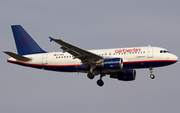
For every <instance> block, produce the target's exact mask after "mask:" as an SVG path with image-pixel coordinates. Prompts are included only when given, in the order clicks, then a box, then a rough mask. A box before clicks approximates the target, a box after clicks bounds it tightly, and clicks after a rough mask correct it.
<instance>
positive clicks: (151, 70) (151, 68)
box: [149, 67, 155, 79]
mask: <svg viewBox="0 0 180 113" xmlns="http://www.w3.org/2000/svg"><path fill="white" fill-rule="evenodd" d="M149 70H150V73H151V75H150V78H151V79H154V78H155V76H154V75H153V74H152V73H153V67H150V68H149Z"/></svg>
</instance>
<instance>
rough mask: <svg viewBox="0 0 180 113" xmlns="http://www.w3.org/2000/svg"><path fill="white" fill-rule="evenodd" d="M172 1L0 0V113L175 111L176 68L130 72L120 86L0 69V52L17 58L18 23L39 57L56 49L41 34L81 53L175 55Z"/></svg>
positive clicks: (179, 11)
mask: <svg viewBox="0 0 180 113" xmlns="http://www.w3.org/2000/svg"><path fill="white" fill-rule="evenodd" d="M179 4H180V1H178V0H151V1H148V0H136V1H134V0H125V1H122V0H111V1H110V0H90V1H84V0H76V1H75V0H74V1H72V0H60V1H56V0H51V1H48V0H38V1H37V0H26V1H24V0H16V1H12V0H1V2H0V26H1V27H0V36H1V42H0V48H1V53H0V54H1V59H0V62H1V64H0V70H1V74H0V113H69V112H73V113H92V112H95V113H109V112H111V113H119V112H121V113H129V112H136V113H152V112H155V113H169V112H173V113H178V112H179V111H180V107H179V105H180V97H179V95H180V88H179V86H180V76H179V71H178V70H179V67H180V64H179V62H177V63H176V64H174V65H171V66H168V67H162V68H156V69H154V74H155V75H156V78H155V79H154V80H151V79H150V77H149V75H150V72H149V70H148V69H139V70H137V78H136V80H135V81H132V82H123V81H118V80H114V79H110V78H109V76H106V77H104V78H103V80H104V82H105V85H104V86H103V87H102V88H100V87H99V86H97V85H96V81H97V80H98V79H99V76H97V77H95V79H94V80H89V79H88V78H87V76H86V74H77V73H59V72H50V71H43V70H37V69H33V68H27V67H22V66H18V65H14V64H10V63H7V62H6V61H7V58H9V56H7V55H5V54H4V53H3V52H2V51H7V50H8V51H12V52H17V51H16V47H15V43H14V39H13V35H12V31H11V27H10V26H11V25H15V24H20V25H22V26H23V27H24V28H25V29H26V30H27V31H28V33H29V34H30V35H31V36H32V37H33V38H34V40H35V41H36V42H37V43H38V44H39V45H40V46H41V47H42V48H43V49H44V50H46V51H49V52H52V51H61V50H60V48H59V47H60V46H59V45H58V44H56V43H54V42H52V43H50V42H49V39H48V36H52V37H54V38H60V39H62V40H64V41H67V42H69V43H72V44H74V45H76V46H78V47H81V48H83V49H101V48H117V47H134V46H147V45H148V44H150V45H152V46H159V47H163V48H166V49H168V50H169V51H171V52H172V53H173V54H176V55H177V56H178V57H179V56H180V51H179V48H180V44H179V42H180V38H179V37H180V32H179V31H180V7H179Z"/></svg>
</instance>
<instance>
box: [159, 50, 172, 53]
mask: <svg viewBox="0 0 180 113" xmlns="http://www.w3.org/2000/svg"><path fill="white" fill-rule="evenodd" d="M160 53H170V52H169V51H168V50H160Z"/></svg>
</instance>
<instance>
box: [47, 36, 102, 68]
mask: <svg viewBox="0 0 180 113" xmlns="http://www.w3.org/2000/svg"><path fill="white" fill-rule="evenodd" d="M49 38H50V41H54V42H56V43H58V44H60V45H61V49H63V52H68V53H70V54H71V55H73V56H74V58H78V59H80V60H81V61H82V63H83V64H84V65H85V66H86V67H87V68H88V67H89V66H91V68H93V65H95V64H97V63H99V62H101V61H102V59H103V57H101V56H99V55H97V54H94V53H92V52H89V51H86V50H84V49H81V48H79V47H76V46H74V45H71V44H69V43H67V42H64V41H62V40H60V39H53V38H51V37H49Z"/></svg>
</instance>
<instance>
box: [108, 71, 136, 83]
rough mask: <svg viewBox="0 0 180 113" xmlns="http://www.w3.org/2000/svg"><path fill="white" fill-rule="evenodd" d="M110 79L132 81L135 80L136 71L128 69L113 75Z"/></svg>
mask: <svg viewBox="0 0 180 113" xmlns="http://www.w3.org/2000/svg"><path fill="white" fill-rule="evenodd" d="M110 77H111V78H117V79H118V80H122V81H132V80H135V79H136V70H133V69H129V70H125V71H120V72H117V73H115V74H111V75H110Z"/></svg>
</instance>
